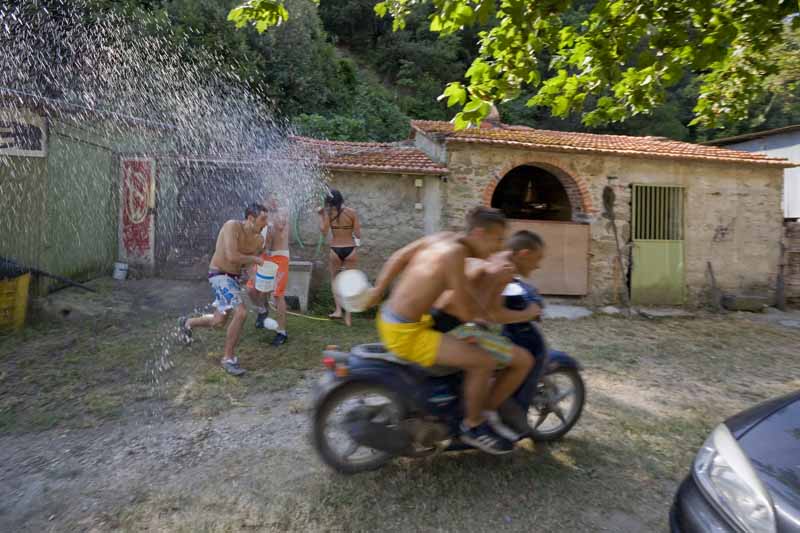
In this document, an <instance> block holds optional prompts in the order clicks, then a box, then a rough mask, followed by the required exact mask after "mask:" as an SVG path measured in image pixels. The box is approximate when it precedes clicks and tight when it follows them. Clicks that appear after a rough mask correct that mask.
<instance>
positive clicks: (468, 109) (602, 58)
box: [228, 0, 800, 128]
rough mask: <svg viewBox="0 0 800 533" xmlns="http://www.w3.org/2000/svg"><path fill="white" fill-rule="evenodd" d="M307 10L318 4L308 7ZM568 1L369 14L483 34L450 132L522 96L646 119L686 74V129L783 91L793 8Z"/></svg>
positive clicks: (733, 116) (382, 9) (258, 2)
mask: <svg viewBox="0 0 800 533" xmlns="http://www.w3.org/2000/svg"><path fill="white" fill-rule="evenodd" d="M311 1H314V2H315V3H318V0H311ZM573 3H574V2H571V1H570V0H384V1H381V2H380V3H378V4H377V5H376V6H375V11H376V12H377V13H378V14H379V15H380V16H384V17H385V16H391V17H392V19H393V27H394V29H395V30H398V29H402V28H404V27H405V23H406V20H407V18H408V17H409V16H411V14H412V9H413V8H415V7H417V6H419V5H420V4H430V5H431V6H432V7H433V10H432V13H431V15H430V30H431V31H433V32H437V33H439V34H441V35H451V34H455V33H459V32H463V31H465V30H467V29H469V28H474V27H479V28H484V29H483V30H482V31H480V32H479V33H478V43H479V54H478V56H477V57H476V58H475V59H474V61H473V62H472V65H471V66H470V68H469V69H468V70H467V72H466V74H465V78H466V80H465V83H462V82H459V81H454V82H452V83H450V84H448V85H447V87H446V88H445V90H444V92H443V94H442V95H441V96H440V98H441V99H446V101H447V104H448V106H460V112H459V113H458V114H456V116H455V119H454V121H455V124H456V127H458V128H463V127H466V126H467V125H475V124H478V123H479V122H480V121H481V120H482V119H483V118H485V117H486V116H487V115H488V113H489V111H490V109H491V105H492V103H495V102H505V101H509V100H513V99H515V98H517V97H519V96H520V95H521V94H523V93H525V94H527V95H530V97H529V98H528V100H527V104H528V105H529V106H544V107H548V108H549V109H550V111H551V113H552V114H553V115H555V116H558V117H567V116H569V115H570V114H571V113H575V112H578V113H582V117H583V123H584V124H585V125H587V126H598V125H602V124H606V123H608V122H614V121H620V120H623V119H625V118H628V117H631V116H635V115H638V114H643V113H649V112H650V111H651V110H653V109H655V108H657V107H658V106H659V105H661V104H662V103H663V102H664V101H665V97H666V94H667V89H668V88H670V87H672V86H674V85H675V84H677V83H678V82H679V81H680V80H681V79H683V78H684V77H685V76H686V75H687V74H688V73H691V72H694V73H697V74H698V75H699V81H700V85H699V90H698V96H697V100H696V103H695V106H694V113H695V118H694V120H693V121H692V124H698V125H701V126H703V127H706V128H713V127H719V126H722V125H723V124H726V123H730V122H733V121H736V120H741V119H744V118H746V117H747V115H748V110H749V109H750V108H751V107H752V105H753V103H754V102H755V101H757V100H759V99H763V98H764V96H765V94H767V93H770V92H771V93H773V94H774V92H775V91H778V92H780V91H785V90H787V89H786V88H785V87H777V88H776V87H774V86H773V87H770V86H769V84H764V83H763V80H764V78H765V77H770V76H774V75H775V74H776V73H777V71H778V69H779V68H780V65H779V64H776V62H775V61H774V56H773V55H772V54H771V53H770V52H771V50H773V49H774V48H779V47H782V46H785V45H786V44H785V43H786V40H787V34H788V33H789V31H788V30H789V28H788V26H791V27H792V29H797V28H798V27H800V17H798V16H795V14H796V13H797V12H798V10H799V4H800V0H700V1H698V0H598V1H597V2H595V3H594V5H593V6H592V8H591V9H590V10H587V11H586V12H584V13H582V16H580V17H577V18H576V17H574V13H575V11H574V10H572V9H571V8H572V4H573ZM288 17H289V14H288V12H287V10H286V8H285V7H284V2H283V1H282V0H249V1H248V2H245V3H244V4H242V5H240V6H239V7H236V8H235V9H233V10H232V11H231V12H230V14H229V17H228V18H229V20H232V21H234V22H235V23H236V24H237V26H239V27H242V26H245V25H247V24H253V25H255V27H256V28H257V29H258V30H259V31H264V30H266V29H267V28H269V27H271V26H275V25H279V24H281V23H282V22H284V21H286V20H287V19H288Z"/></svg>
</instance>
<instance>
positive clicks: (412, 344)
mask: <svg viewBox="0 0 800 533" xmlns="http://www.w3.org/2000/svg"><path fill="white" fill-rule="evenodd" d="M505 233H506V220H505V217H504V216H503V214H502V213H501V212H500V211H498V210H496V209H490V208H485V207H477V208H475V209H473V210H472V211H470V213H469V214H468V215H467V219H466V231H465V232H464V233H449V232H443V233H438V234H435V235H431V236H428V237H425V238H422V239H419V240H417V241H415V242H413V243H411V244H409V245H408V246H406V247H404V248H402V249H401V250H399V251H397V252H395V253H394V254H392V256H391V257H390V258H389V260H388V261H387V262H386V264H385V265H384V266H383V269H382V270H381V273H380V274H379V276H378V279H377V281H376V283H375V287H374V288H373V289H372V293H371V295H370V302H369V303H370V306H372V305H376V304H378V303H379V302H380V300H381V298H382V296H383V294H384V293H385V292H386V290H387V289H388V288H389V286H390V284H391V283H392V282H393V281H394V280H395V279H397V283H396V285H395V287H394V289H393V291H392V293H391V295H390V297H389V300H388V301H387V302H386V303H385V304H384V306H383V308H382V309H381V311H380V313H379V315H378V318H377V326H378V332H379V334H380V337H381V340H382V342H383V343H384V345H385V346H386V349H387V350H389V351H391V352H393V353H394V354H395V355H397V356H398V357H401V358H403V359H406V360H409V361H412V362H414V363H416V364H418V365H421V366H428V367H429V366H433V365H443V366H450V367H455V368H460V369H462V370H463V371H464V399H465V416H464V420H463V422H462V424H461V440H463V441H464V442H465V443H467V444H469V445H471V446H474V447H476V448H479V449H481V450H483V451H485V452H488V453H491V454H496V455H497V454H503V453H508V452H510V451H512V450H513V447H514V446H513V444H512V443H511V442H509V441H508V440H507V439H505V438H503V437H502V436H500V435H498V434H497V433H496V432H495V431H494V430H493V429H492V427H491V426H490V424H489V421H487V419H486V417H485V415H484V414H483V411H484V410H485V409H488V410H490V411H493V410H496V409H497V407H498V406H499V405H500V404H502V403H503V401H504V400H505V399H506V398H508V397H509V396H511V394H512V393H513V392H514V391H515V390H516V389H517V388H518V387H519V385H520V384H521V383H522V382H523V380H524V379H525V376H526V375H527V374H528V370H529V369H530V365H531V362H532V359H531V355H530V354H529V353H527V352H526V351H525V350H524V349H522V348H519V347H516V346H515V347H513V348H512V349H511V352H510V355H509V356H508V357H507V358H505V360H503V361H502V362H503V363H505V364H506V366H508V368H507V370H506V371H504V372H502V373H501V374H500V375H499V376H498V378H497V380H495V382H494V386H493V387H491V388H490V381H491V379H492V376H493V375H494V372H495V370H496V368H497V366H498V360H497V359H496V358H495V357H493V356H492V354H490V353H489V352H488V351H487V350H485V349H483V348H482V347H480V346H479V345H477V344H471V343H470V342H468V341H467V340H465V339H459V338H456V337H454V336H450V335H444V334H442V333H441V332H439V331H435V330H434V329H433V325H434V323H433V319H432V318H431V316H430V314H429V311H430V309H431V307H432V306H433V304H434V302H436V300H437V299H438V298H439V297H440V296H441V295H442V294H443V293H444V292H445V291H448V290H450V291H452V302H453V304H452V312H453V314H454V315H455V316H456V317H457V318H458V319H460V320H461V321H463V322H469V321H471V320H473V319H475V318H476V317H479V316H482V315H485V314H486V309H487V307H488V306H489V305H490V301H489V299H490V297H491V295H490V294H486V293H485V292H484V293H482V295H476V294H473V292H472V291H471V290H470V288H469V287H468V283H467V277H466V273H465V263H466V260H467V258H470V257H476V258H486V257H488V256H489V255H491V254H492V253H494V252H497V251H499V250H500V249H501V248H502V247H503V244H504V240H505Z"/></svg>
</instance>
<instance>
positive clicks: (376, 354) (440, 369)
mask: <svg viewBox="0 0 800 533" xmlns="http://www.w3.org/2000/svg"><path fill="white" fill-rule="evenodd" d="M350 353H351V354H353V355H355V356H356V357H361V358H362V359H377V360H381V361H386V362H387V363H394V364H396V365H402V366H410V367H414V368H417V369H420V370H422V371H423V372H425V373H427V374H431V375H433V376H448V375H450V374H455V373H457V372H460V371H461V370H460V369H458V368H453V367H450V366H438V365H435V366H426V367H423V366H419V365H417V364H416V363H414V362H412V361H408V360H406V359H403V358H402V357H398V356H396V355H395V354H393V353H392V352H390V351H388V350H387V349H386V347H385V346H384V345H383V344H381V343H379V342H374V343H369V344H359V345H358V346H354V347H353V349H352V350H351V351H350Z"/></svg>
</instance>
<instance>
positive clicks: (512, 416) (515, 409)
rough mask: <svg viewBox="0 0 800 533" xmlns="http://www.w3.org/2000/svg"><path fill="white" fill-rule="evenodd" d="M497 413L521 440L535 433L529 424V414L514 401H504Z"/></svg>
mask: <svg viewBox="0 0 800 533" xmlns="http://www.w3.org/2000/svg"><path fill="white" fill-rule="evenodd" d="M497 412H498V414H499V415H500V419H501V420H502V421H503V423H504V424H505V425H506V427H509V428H511V429H512V430H514V431H515V432H517V433H519V435H520V438H524V437H527V436H528V435H530V434H531V433H532V432H533V428H531V426H530V424H529V423H528V413H527V412H525V410H524V409H523V408H522V407H520V406H519V404H518V403H517V402H516V401H514V400H513V399H511V398H509V399H508V400H506V401H504V402H503V404H502V405H501V406H500V409H498V410H497Z"/></svg>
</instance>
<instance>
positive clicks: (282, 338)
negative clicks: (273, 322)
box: [270, 333, 289, 346]
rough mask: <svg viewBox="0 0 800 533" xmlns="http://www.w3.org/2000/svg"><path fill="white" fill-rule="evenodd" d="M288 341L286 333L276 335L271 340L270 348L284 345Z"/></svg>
mask: <svg viewBox="0 0 800 533" xmlns="http://www.w3.org/2000/svg"><path fill="white" fill-rule="evenodd" d="M288 340H289V336H288V335H287V334H286V333H278V334H277V335H275V338H274V339H272V342H271V343H270V346H281V345H283V344H286V342H287V341H288Z"/></svg>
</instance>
